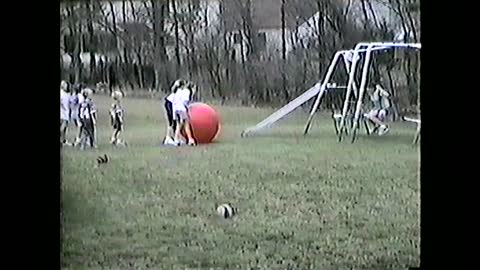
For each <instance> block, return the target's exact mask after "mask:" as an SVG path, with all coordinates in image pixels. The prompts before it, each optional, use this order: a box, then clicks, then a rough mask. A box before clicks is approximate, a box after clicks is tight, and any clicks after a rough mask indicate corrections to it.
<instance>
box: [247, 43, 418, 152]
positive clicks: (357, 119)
mask: <svg viewBox="0 0 480 270" xmlns="http://www.w3.org/2000/svg"><path fill="white" fill-rule="evenodd" d="M396 48H399V49H409V50H418V51H419V50H420V49H421V44H420V43H395V42H372V43H367V42H362V43H358V44H357V45H356V46H355V47H354V49H353V50H341V51H338V52H336V53H335V55H334V56H333V59H332V61H331V63H330V66H329V67H328V70H327V73H326V75H325V77H324V79H323V81H319V82H318V83H317V84H315V85H314V86H313V87H311V88H310V89H308V90H307V91H306V92H305V93H303V94H302V95H300V96H299V97H297V98H296V99H294V100H292V101H291V102H289V103H288V104H286V105H285V106H283V107H282V108H280V109H279V110H277V111H275V112H274V113H273V114H271V115H270V116H268V117H267V118H265V119H264V120H263V121H261V122H259V123H258V124H257V125H255V126H252V127H249V128H247V129H245V130H244V131H243V132H242V134H241V136H242V137H244V136H247V135H250V134H253V133H256V132H258V131H260V130H262V129H265V128H267V127H270V126H272V125H273V124H274V123H276V122H277V121H279V120H280V119H282V118H283V117H285V116H286V115H287V114H289V113H290V112H292V111H294V110H295V109H296V108H298V107H299V106H301V105H302V104H304V103H306V102H307V101H309V100H310V99H312V98H313V97H315V96H316V99H315V103H314V104H313V106H312V109H311V111H310V114H309V116H308V119H307V123H306V124H305V128H304V131H303V134H304V135H307V133H308V131H309V130H310V128H311V125H312V120H313V117H314V115H315V113H316V112H317V110H318V108H319V106H320V103H321V101H322V98H323V97H325V96H326V95H327V94H328V93H331V92H332V91H345V97H344V102H343V107H342V111H341V113H335V112H334V108H333V107H332V119H333V122H334V127H335V131H336V134H337V136H338V140H339V141H342V139H343V137H344V136H345V135H347V136H351V142H352V143H353V142H355V140H356V135H357V132H358V130H359V129H360V127H361V123H363V125H364V127H365V130H366V133H367V135H370V134H372V132H375V131H376V129H377V128H378V126H374V128H373V130H372V131H370V128H369V126H368V123H369V122H370V121H369V119H367V118H366V116H365V114H364V113H363V99H364V96H365V90H366V88H367V78H368V74H369V66H370V63H371V61H372V55H373V52H375V51H377V52H386V51H388V50H391V49H396ZM341 59H342V60H343V63H344V66H345V71H346V73H347V74H348V82H347V85H346V86H339V87H337V86H336V84H334V83H331V78H332V75H333V72H334V70H335V68H336V67H337V66H338V65H339V63H341ZM362 63H363V67H362V70H361V79H360V85H359V87H357V84H356V82H355V78H356V75H357V69H358V68H357V67H358V66H361V65H362ZM403 120H404V121H408V122H413V123H416V124H417V133H416V134H415V139H414V143H417V141H418V138H419V136H420V135H419V134H420V119H414V118H408V119H407V118H403Z"/></svg>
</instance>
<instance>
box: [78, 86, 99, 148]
mask: <svg viewBox="0 0 480 270" xmlns="http://www.w3.org/2000/svg"><path fill="white" fill-rule="evenodd" d="M92 94H93V91H92V89H89V88H86V89H83V90H82V95H83V98H84V100H83V102H82V103H80V115H79V117H80V121H81V123H82V135H81V139H80V148H81V149H85V146H86V145H87V143H88V145H89V146H90V147H92V148H97V145H96V142H95V125H96V121H97V111H96V109H95V104H93V101H92V99H91V96H92Z"/></svg>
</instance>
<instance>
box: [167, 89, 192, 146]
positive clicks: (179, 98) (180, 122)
mask: <svg viewBox="0 0 480 270" xmlns="http://www.w3.org/2000/svg"><path fill="white" fill-rule="evenodd" d="M195 91H196V88H194V87H193V84H192V83H188V84H185V86H184V87H182V88H180V89H178V90H177V91H176V93H175V94H174V96H173V102H172V107H173V119H174V120H175V121H176V127H175V139H174V142H175V145H180V144H181V137H182V134H181V131H182V129H185V133H186V135H187V139H188V145H192V146H193V145H195V144H196V143H195V140H194V139H193V136H192V131H191V130H190V123H189V120H188V105H189V103H190V101H191V100H192V98H193V95H195Z"/></svg>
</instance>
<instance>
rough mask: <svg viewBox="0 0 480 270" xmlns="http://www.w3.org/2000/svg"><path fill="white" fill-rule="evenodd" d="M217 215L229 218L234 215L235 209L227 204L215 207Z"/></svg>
mask: <svg viewBox="0 0 480 270" xmlns="http://www.w3.org/2000/svg"><path fill="white" fill-rule="evenodd" d="M217 214H218V215H219V216H221V217H223V218H230V217H232V216H233V215H235V209H234V208H233V207H231V206H230V205H229V204H227V203H224V204H221V205H219V206H218V207H217Z"/></svg>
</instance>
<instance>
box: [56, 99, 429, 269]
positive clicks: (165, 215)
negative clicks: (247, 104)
mask: <svg viewBox="0 0 480 270" xmlns="http://www.w3.org/2000/svg"><path fill="white" fill-rule="evenodd" d="M95 100H96V103H97V106H98V107H99V113H100V119H99V122H100V125H99V127H98V129H99V134H98V138H99V140H100V142H99V148H98V149H97V150H87V151H80V150H78V149H72V148H64V150H63V169H62V170H63V207H64V214H63V219H64V232H63V239H64V240H63V243H62V254H61V256H62V267H63V269H407V267H408V266H418V264H419V260H420V259H419V253H420V251H419V239H420V224H419V207H420V205H419V195H420V190H419V180H418V170H419V157H418V156H419V155H418V149H417V148H416V147H414V146H412V145H411V140H412V138H413V134H414V127H412V126H409V125H407V124H403V123H398V124H394V125H393V128H392V130H391V132H390V133H389V134H388V135H387V136H383V137H366V136H365V135H362V136H360V138H359V139H358V141H357V142H356V143H355V144H350V143H349V142H342V143H338V142H337V139H336V136H335V133H334V129H333V127H332V123H331V120H330V119H329V118H328V117H327V116H321V115H318V116H317V117H316V118H315V122H314V125H313V127H312V130H311V134H310V136H308V137H305V138H304V137H302V136H299V134H300V133H301V130H302V128H303V125H304V124H305V119H306V117H305V115H303V114H302V113H294V114H293V115H292V116H290V117H288V119H286V120H285V121H283V122H281V123H280V124H279V125H278V126H277V127H275V128H273V129H271V130H269V131H268V133H266V134H264V135H261V136H254V137H249V138H240V136H239V134H240V132H241V131H242V130H243V129H244V128H245V127H248V126H251V125H253V124H256V123H257V122H258V121H259V120H262V119H263V118H264V117H266V116H267V115H268V114H269V113H270V112H271V110H261V109H252V108H241V107H216V108H217V110H218V111H219V112H220V114H221V116H222V119H223V127H222V135H221V137H220V138H219V139H218V142H217V143H214V144H211V145H206V146H198V147H181V148H165V147H160V142H161V139H162V137H163V135H164V120H163V110H162V107H161V106H162V105H161V104H162V103H161V102H160V101H158V100H142V99H126V100H125V101H124V105H125V107H126V109H127V118H126V121H127V126H126V131H125V139H126V140H127V141H128V143H129V146H128V147H127V148H113V147H112V146H110V145H109V144H108V141H109V136H110V132H111V130H110V127H109V126H108V125H109V119H108V108H109V105H110V101H109V100H108V99H107V98H105V97H100V96H98V97H95ZM72 135H73V132H72V131H71V134H70V138H71V137H72ZM101 154H107V155H109V156H110V157H111V161H110V162H109V163H107V164H105V165H103V166H101V167H99V168H94V164H95V159H96V157H97V156H99V155H101ZM223 202H230V203H231V204H232V205H233V206H235V207H237V208H238V215H236V216H235V217H234V218H233V219H230V220H223V219H220V218H219V217H217V216H216V212H215V208H216V206H217V205H218V204H219V203H223Z"/></svg>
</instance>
